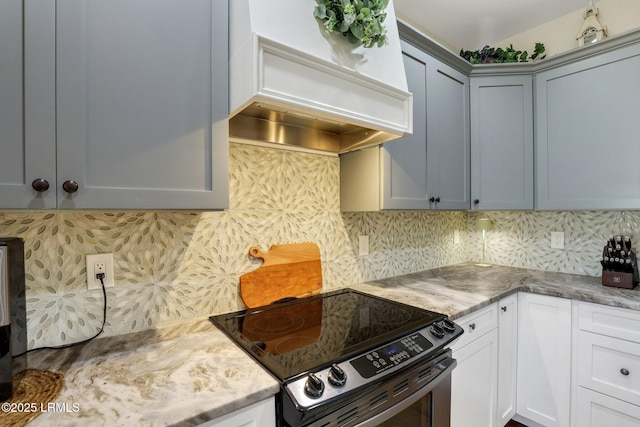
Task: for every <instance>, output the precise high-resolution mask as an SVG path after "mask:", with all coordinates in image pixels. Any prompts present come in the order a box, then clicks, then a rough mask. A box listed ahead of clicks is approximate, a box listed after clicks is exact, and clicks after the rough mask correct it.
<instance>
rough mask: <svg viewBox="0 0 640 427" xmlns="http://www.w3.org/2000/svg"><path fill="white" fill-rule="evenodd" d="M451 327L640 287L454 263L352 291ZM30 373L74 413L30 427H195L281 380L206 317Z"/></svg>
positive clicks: (76, 353)
mask: <svg viewBox="0 0 640 427" xmlns="http://www.w3.org/2000/svg"><path fill="white" fill-rule="evenodd" d="M352 288H353V289H357V290H360V291H363V292H367V293H370V294H374V295H377V296H380V297H385V298H389V299H392V300H395V301H399V302H404V303H407V304H410V305H414V306H418V307H421V308H425V309H429V310H433V311H438V312H441V313H444V314H447V315H449V316H450V317H451V318H453V319H456V318H459V317H461V316H464V315H466V314H469V313H471V312H473V311H475V310H478V309H480V308H482V307H485V306H487V305H489V304H491V303H492V302H494V301H497V300H499V299H500V298H502V297H504V296H507V295H509V294H512V293H515V292H519V291H526V292H534V293H539V294H545V295H552V296H556V297H564V298H571V299H576V300H581V301H589V302H594V303H599V304H605V305H611V306H617V307H625V308H630V309H634V310H640V288H636V289H633V290H625V289H619V288H610V287H605V286H602V284H601V282H600V279H599V278H594V277H586V276H579V275H571V274H563V273H550V272H543V271H537V270H526V269H520V268H512V267H501V266H493V267H490V268H481V267H477V266H475V265H474V264H473V263H464V264H457V265H453V266H448V267H442V268H436V269H433V270H427V271H423V272H419V273H413V274H407V275H404V276H398V277H394V278H389V279H383V280H377V281H372V282H367V283H361V284H358V285H355V286H352ZM28 357H29V360H28V365H29V367H30V368H36V369H48V370H52V371H57V372H62V373H64V375H65V385H64V389H63V391H62V395H61V396H60V397H59V398H58V399H57V400H56V402H58V403H65V404H67V405H69V406H71V405H72V404H73V403H78V404H79V407H80V411H79V412H77V413H75V412H67V413H65V412H47V413H43V414H41V415H40V416H38V417H37V418H36V419H35V420H33V421H32V422H31V423H29V427H33V426H50V425H56V426H84V425H92V426H100V425H104V426H111V425H118V426H165V425H172V426H191V425H197V424H199V423H202V422H205V421H208V420H210V419H213V418H216V417H219V416H222V415H224V414H227V413H229V412H232V411H234V410H236V409H240V408H242V407H245V406H249V405H251V404H253V403H256V402H258V401H260V400H264V399H266V398H269V397H271V396H273V395H274V394H276V393H277V392H278V390H279V383H278V381H277V380H276V379H275V378H274V377H272V376H271V375H270V374H268V373H267V372H266V371H265V370H264V369H262V367H261V366H260V365H259V364H257V363H256V362H254V361H253V360H252V359H251V358H250V357H249V356H248V355H247V354H245V353H244V352H243V351H242V350H241V349H240V348H239V347H238V346H236V345H235V344H234V343H233V342H231V341H230V340H229V339H228V338H227V337H226V336H225V335H224V334H223V333H222V332H220V331H218V330H217V329H216V328H215V327H214V326H213V325H212V324H211V323H210V322H209V320H208V319H200V320H191V321H185V322H181V323H177V324H174V325H169V326H163V327H160V328H156V329H152V330H148V331H143V332H139V333H134V334H128V335H121V336H116V337H108V338H103V339H97V340H94V341H91V342H89V343H87V344H84V345H80V346H76V347H72V348H68V349H64V350H39V351H36V352H34V353H30V354H29V356H28Z"/></svg>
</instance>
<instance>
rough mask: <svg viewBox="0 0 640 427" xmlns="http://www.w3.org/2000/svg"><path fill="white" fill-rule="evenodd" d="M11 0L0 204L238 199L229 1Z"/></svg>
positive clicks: (106, 205) (154, 204) (4, 59)
mask: <svg viewBox="0 0 640 427" xmlns="http://www.w3.org/2000/svg"><path fill="white" fill-rule="evenodd" d="M5 3H7V8H6V9H7V11H9V13H11V14H12V16H11V17H7V16H6V15H5V6H3V13H2V16H0V20H3V21H4V20H6V21H7V22H6V24H7V25H5V23H2V25H0V32H1V36H2V39H3V43H2V44H0V59H1V60H0V64H2V65H1V66H0V67H7V74H6V75H7V80H6V81H5V80H4V79H2V82H1V83H0V84H2V85H5V84H6V85H8V86H11V87H12V88H14V89H15V90H13V92H15V93H13V92H12V96H11V97H9V98H5V97H3V98H2V99H0V107H2V110H3V111H5V110H10V111H13V114H14V115H17V116H16V117H11V119H9V118H5V117H0V124H1V125H2V126H3V128H4V126H5V125H6V123H5V121H6V122H9V120H10V121H11V122H10V123H11V124H13V128H12V131H11V132H9V133H3V135H2V136H1V138H2V147H3V155H2V156H1V159H0V166H1V167H0V208H20V209H25V208H29V209H39V208H62V209H110V208H114V209H221V208H225V207H227V206H228V191H229V190H228V179H229V178H228V126H227V115H228V77H227V74H228V71H227V59H228V52H227V37H228V35H227V34H228V29H227V2H224V1H223V2H220V1H214V0H194V1H189V2H184V1H180V0H170V1H167V2H163V4H162V7H158V6H157V5H155V3H153V2H150V1H144V0H135V1H130V2H121V1H115V0H102V1H99V2H87V1H79V0H58V1H57V2H56V1H53V0H46V1H42V2H37V5H35V4H33V3H31V2H23V1H21V0H9V1H8V2H5ZM23 3H24V20H23V19H22V16H21V14H22V7H23ZM14 9H15V10H14ZM13 15H15V16H13ZM23 22H24V28H22V27H23ZM22 37H24V43H23V40H22ZM5 39H7V40H10V41H11V42H10V43H7V44H5V43H4V40H5ZM23 46H24V47H23ZM22 64H24V69H22ZM2 70H3V76H4V75H5V73H4V68H2ZM23 76H24V78H23ZM23 82H24V83H23ZM23 84H24V86H22V85H23ZM17 88H19V89H17ZM3 93H4V91H3ZM20 107H24V110H23V109H22V108H20ZM22 111H24V114H22ZM17 124H19V125H17ZM23 124H24V127H23ZM22 128H23V131H22V130H21V129H22Z"/></svg>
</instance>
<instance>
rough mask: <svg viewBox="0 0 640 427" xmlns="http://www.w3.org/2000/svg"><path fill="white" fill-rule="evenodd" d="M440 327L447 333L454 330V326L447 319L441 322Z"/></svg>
mask: <svg viewBox="0 0 640 427" xmlns="http://www.w3.org/2000/svg"><path fill="white" fill-rule="evenodd" d="M442 326H443V327H444V330H445V331H447V332H449V333H453V332H455V330H456V325H455V324H454V323H453V322H452V321H451V320H449V319H444V320H443V321H442Z"/></svg>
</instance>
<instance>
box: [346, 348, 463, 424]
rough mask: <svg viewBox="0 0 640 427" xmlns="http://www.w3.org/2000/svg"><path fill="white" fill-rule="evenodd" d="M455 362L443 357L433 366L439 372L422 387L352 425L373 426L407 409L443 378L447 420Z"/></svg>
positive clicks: (429, 391) (451, 358) (433, 388)
mask: <svg viewBox="0 0 640 427" xmlns="http://www.w3.org/2000/svg"><path fill="white" fill-rule="evenodd" d="M457 364H458V362H457V361H456V359H454V358H453V357H447V358H446V359H443V360H442V361H440V362H438V363H437V364H436V365H435V366H434V367H435V368H437V369H439V370H440V373H439V374H438V375H437V376H436V377H434V378H433V379H432V380H431V381H429V382H428V383H427V384H425V386H424V387H422V388H421V389H420V390H418V391H416V392H415V393H413V394H412V395H411V396H409V397H407V398H406V399H403V400H402V401H401V402H399V403H397V404H396V405H394V406H392V407H391V408H389V409H386V410H385V411H383V412H380V413H379V414H376V415H374V416H373V417H371V418H368V419H366V420H364V421H363V422H361V423H359V424H357V425H356V426H354V427H373V426H377V425H379V424H380V423H382V422H384V421H386V420H388V419H389V418H391V417H393V416H395V415H397V414H399V413H401V412H402V411H404V410H405V409H407V408H408V407H409V406H411V405H413V404H414V403H416V402H417V401H419V400H420V399H422V398H423V397H425V396H426V395H427V394H429V393H431V392H432V391H434V390H435V389H436V388H437V387H438V386H440V385H441V384H442V382H443V381H445V380H447V381H448V382H447V383H446V384H447V385H448V386H447V390H446V393H447V394H448V396H447V399H446V400H447V402H448V405H447V412H448V413H447V417H446V418H447V420H448V419H449V412H450V411H451V387H450V384H451V383H450V379H451V378H450V377H451V372H452V371H453V369H454V368H455V367H456V366H457ZM434 406H436V405H434ZM438 418H439V416H438ZM438 425H439V424H437V423H435V424H434V427H437V426H438ZM446 425H449V424H448V423H447V424H446Z"/></svg>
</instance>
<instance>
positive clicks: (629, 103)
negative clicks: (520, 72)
mask: <svg viewBox="0 0 640 427" xmlns="http://www.w3.org/2000/svg"><path fill="white" fill-rule="evenodd" d="M638 76H640V43H635V44H631V45H628V46H625V47H622V48H619V49H617V50H612V51H610V52H607V53H604V54H600V55H597V56H593V57H589V58H587V59H582V60H579V61H576V62H572V63H570V64H567V65H563V66H560V67H557V68H553V69H550V70H548V71H544V72H542V73H540V74H538V75H537V76H536V129H537V132H536V135H537V136H536V138H537V139H536V184H537V190H536V191H537V195H536V208H537V209H541V210H544V209H638V208H640V185H639V183H640V168H639V167H638V159H639V158H640V144H639V143H638V124H637V122H638V112H639V111H640V79H639V78H638Z"/></svg>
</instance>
